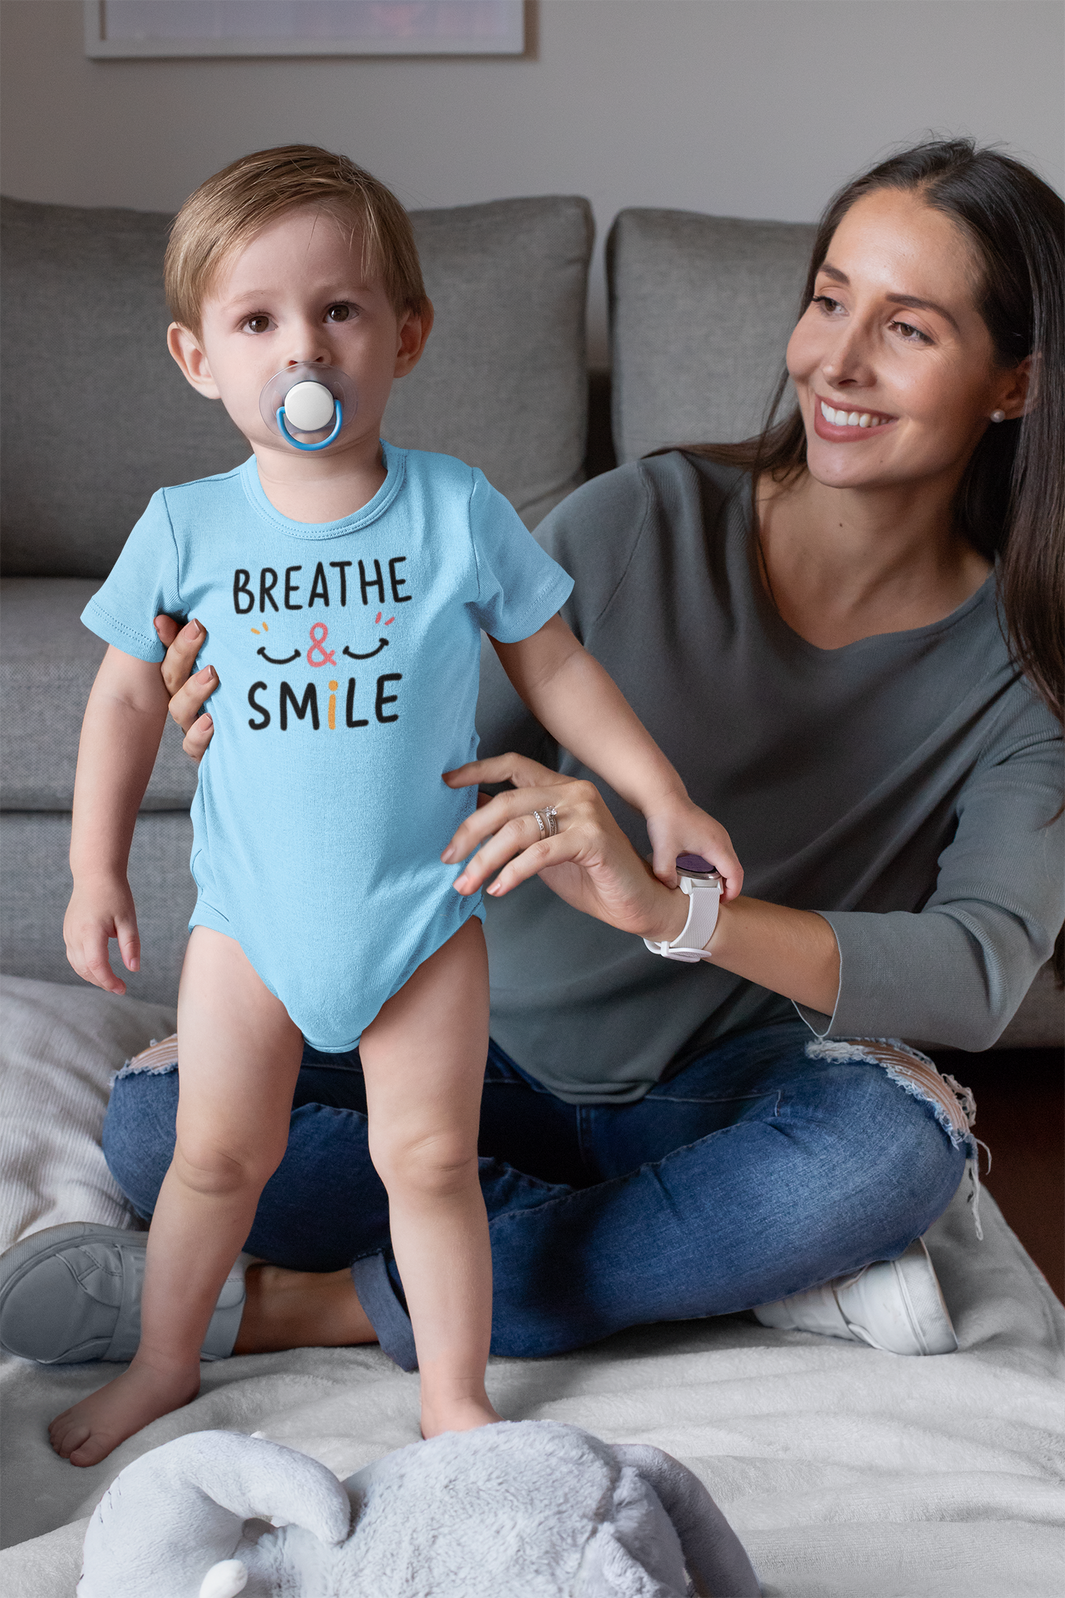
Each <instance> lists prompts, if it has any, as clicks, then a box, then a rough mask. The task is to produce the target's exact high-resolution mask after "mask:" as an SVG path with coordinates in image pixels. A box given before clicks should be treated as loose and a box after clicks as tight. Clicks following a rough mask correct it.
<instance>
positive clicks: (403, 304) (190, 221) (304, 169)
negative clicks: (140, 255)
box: [163, 144, 425, 334]
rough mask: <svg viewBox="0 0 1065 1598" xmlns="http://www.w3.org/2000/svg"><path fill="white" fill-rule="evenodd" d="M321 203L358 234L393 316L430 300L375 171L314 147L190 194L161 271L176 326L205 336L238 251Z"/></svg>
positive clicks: (248, 164)
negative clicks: (211, 307)
mask: <svg viewBox="0 0 1065 1598" xmlns="http://www.w3.org/2000/svg"><path fill="white" fill-rule="evenodd" d="M308 205H318V206H321V207H322V209H323V210H325V211H328V212H330V213H331V214H332V215H333V216H334V217H335V218H336V220H337V221H338V222H341V223H346V224H348V225H350V227H351V229H352V232H353V233H354V232H358V233H359V235H360V238H361V244H362V265H363V269H364V270H365V271H368V272H371V273H372V274H373V275H374V276H376V277H378V278H379V279H380V281H381V283H382V285H383V287H384V290H385V293H386V294H387V295H388V299H389V302H390V304H391V305H392V308H393V310H394V311H396V312H397V314H400V313H402V312H403V311H406V310H411V311H419V310H421V308H422V306H423V305H424V303H425V285H424V283H423V282H422V269H421V263H420V262H419V260H418V248H417V245H416V244H415V242H414V232H413V229H412V228H411V225H410V217H409V216H408V215H407V213H406V211H405V210H404V209H403V207H402V205H400V203H399V201H398V200H397V199H396V197H395V195H394V194H393V193H392V192H391V190H389V189H386V188H385V185H384V184H383V183H381V182H380V181H379V180H378V179H377V178H375V177H373V176H371V174H370V173H369V172H364V171H363V169H362V168H361V167H358V166H356V165H355V163H354V161H349V160H348V158H347V156H346V155H332V154H331V153H330V152H329V151H328V150H322V149H319V147H318V146H317V145H314V144H285V145H280V146H279V147H278V148H277V149H274V150H256V151H255V152H254V153H253V154H251V155H244V156H241V158H240V160H239V161H234V162H232V163H231V165H229V166H227V167H223V169H222V171H221V172H216V173H215V175H214V177H211V178H208V179H207V181H206V182H205V183H201V184H200V186H199V188H198V189H196V190H195V192H194V193H192V194H190V195H189V197H188V199H187V200H186V201H185V203H184V205H183V206H182V207H181V210H180V211H179V212H178V214H177V216H176V217H175V218H174V222H173V226H172V227H171V229H170V242H169V244H168V245H167V250H166V260H165V263H164V267H163V275H164V283H165V286H166V298H167V304H168V305H169V307H170V314H171V316H172V317H173V318H174V321H175V322H180V324H181V325H182V327H187V328H189V329H190V330H191V331H192V332H193V333H196V334H199V332H200V322H201V317H202V312H203V302H204V299H205V298H206V297H207V295H208V294H209V293H210V291H211V289H212V288H213V286H214V283H215V281H216V279H217V277H218V273H219V270H220V269H221V267H222V266H223V265H224V264H225V263H226V261H228V260H229V259H230V258H231V257H232V256H233V255H234V254H235V253H236V251H238V250H240V249H242V248H243V247H244V246H245V245H246V244H249V243H250V242H251V240H252V239H253V238H254V237H255V236H256V235H257V234H258V233H261V232H262V230H263V228H264V227H266V226H267V225H268V224H269V223H271V222H276V221H277V219H278V218H279V217H281V216H284V215H285V214H286V212H288V211H294V210H297V209H298V208H300V207H301V206H308Z"/></svg>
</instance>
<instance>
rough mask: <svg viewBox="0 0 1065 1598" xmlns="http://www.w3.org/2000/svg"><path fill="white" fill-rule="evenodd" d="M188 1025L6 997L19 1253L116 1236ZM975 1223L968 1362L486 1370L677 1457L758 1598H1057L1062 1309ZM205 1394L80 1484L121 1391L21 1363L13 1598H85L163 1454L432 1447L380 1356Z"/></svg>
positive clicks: (332, 1459) (342, 1457) (23, 991)
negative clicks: (128, 1170) (264, 1445)
mask: <svg viewBox="0 0 1065 1598" xmlns="http://www.w3.org/2000/svg"><path fill="white" fill-rule="evenodd" d="M172 1020H173V1013H172V1012H170V1011H167V1010H165V1009H164V1008H163V1007H161V1006H155V1005H146V1004H138V1003H135V1002H133V1001H131V1000H122V999H115V998H111V997H109V996H107V995H104V994H101V993H98V992H94V991H92V990H88V989H80V988H72V987H70V988H68V987H60V986H58V985H55V984H49V983H37V982H31V981H27V980H25V979H12V978H5V979H4V1056H5V1068H4V1097H3V1103H2V1106H0V1108H2V1116H3V1120H2V1126H0V1153H2V1157H3V1181H2V1183H0V1224H2V1226H3V1236H4V1239H5V1240H10V1239H11V1238H12V1237H14V1236H18V1235H22V1234H24V1233H25V1232H27V1231H34V1230H36V1229H37V1228H38V1227H40V1226H46V1225H54V1224H56V1223H57V1222H59V1221H62V1220H73V1219H86V1220H100V1221H106V1222H108V1223H109V1224H112V1225H114V1224H122V1220H123V1216H124V1215H125V1213H126V1212H125V1211H124V1209H123V1205H122V1201H121V1196H120V1195H119V1194H118V1193H117V1191H116V1189H115V1188H114V1186H113V1184H112V1183H111V1182H110V1179H109V1178H108V1176H107V1173H106V1170H105V1168H104V1165H103V1160H102V1156H101V1155H100V1153H99V1148H98V1143H97V1139H98V1135H99V1128H100V1124H101V1121H102V1116H103V1109H104V1104H105V1102H106V1093H107V1083H108V1078H109V1075H110V1073H111V1071H113V1070H114V1069H115V1068H116V1067H117V1066H119V1065H121V1064H122V1061H123V1059H124V1058H125V1057H126V1056H127V1055H128V1054H129V1053H132V1052H134V1051H135V1050H136V1049H138V1048H140V1047H143V1046H144V1045H145V1044H147V1042H148V1041H149V1039H150V1038H151V1037H158V1036H162V1035H164V1034H165V1033H166V1032H167V1031H168V1030H170V1029H171V1026H172ZM981 1215H982V1220H983V1227H984V1241H983V1243H978V1242H977V1240H976V1237H975V1234H974V1230H973V1225H972V1218H971V1214H970V1212H969V1210H968V1208H967V1207H966V1204H965V1202H964V1195H963V1194H959V1196H958V1198H957V1199H956V1200H955V1202H954V1203H953V1204H952V1205H951V1207H950V1209H949V1210H948V1211H947V1213H946V1214H945V1215H944V1216H943V1217H942V1218H941V1220H940V1221H938V1222H937V1223H936V1225H935V1226H934V1227H933V1228H932V1230H931V1231H930V1232H929V1234H928V1238H927V1241H928V1246H929V1249H930V1250H931V1253H932V1256H933V1258H934V1260H935V1263H936V1267H937V1270H938V1272H939V1275H940V1280H941V1282H942V1284H943V1290H944V1293H945V1296H946V1298H947V1302H948V1304H949V1306H950V1309H951V1312H952V1314H953V1316H954V1320H955V1324H956V1327H957V1330H958V1335H959V1338H960V1340H961V1350H960V1351H959V1352H958V1353H957V1354H953V1355H949V1356H941V1357H938V1358H929V1359H902V1358H896V1357H894V1356H892V1355H890V1354H881V1353H878V1352H876V1351H875V1350H873V1349H869V1348H865V1347H861V1346H858V1345H855V1344H850V1343H843V1342H837V1341H834V1340H832V1339H829V1338H819V1337H814V1336H808V1335H805V1334H800V1333H786V1332H776V1331H770V1330H767V1329H765V1328H763V1327H760V1326H758V1325H756V1324H754V1323H753V1321H751V1320H749V1319H748V1318H747V1317H744V1316H725V1317H722V1318H720V1319H715V1320H709V1321H691V1322H683V1323H678V1324H673V1325H666V1326H654V1327H643V1328H638V1329H636V1330H633V1331H629V1332H625V1333H622V1334H620V1335H618V1336H617V1337H613V1338H611V1339H609V1340H608V1341H606V1342H604V1343H600V1344H597V1345H596V1346H595V1347H593V1348H590V1349H585V1350H582V1351H581V1352H579V1353H576V1354H570V1355H567V1356H564V1357H561V1358H557V1359H550V1360H540V1361H531V1360H528V1361H526V1360H506V1359H493V1360H492V1362H491V1366H490V1370H489V1391H490V1393H491V1395H492V1398H493V1400H494V1402H495V1403H496V1405H497V1406H498V1408H499V1409H500V1411H501V1412H502V1413H503V1414H504V1415H506V1416H507V1417H508V1418H510V1419H514V1420H518V1419H522V1418H542V1419H553V1420H562V1421H570V1422H573V1423H574V1424H576V1425H579V1426H583V1427H586V1428H587V1429H588V1430H589V1431H591V1432H594V1433H596V1434H597V1435H599V1436H600V1437H603V1438H605V1439H606V1440H607V1441H608V1442H647V1443H654V1444H656V1445H657V1446H658V1447H660V1448H664V1449H666V1450H668V1452H670V1453H671V1454H675V1455H676V1456H677V1457H678V1458H679V1459H681V1460H683V1461H684V1462H685V1464H687V1465H689V1466H690V1467H691V1468H692V1469H693V1470H694V1471H696V1473H697V1474H698V1475H699V1476H700V1477H701V1478H702V1480H703V1481H704V1482H705V1483H706V1485H707V1487H708V1488H709V1490H710V1491H711V1493H712V1494H713V1495H714V1497H715V1498H716V1500H717V1502H718V1503H719V1504H720V1505H721V1507H722V1509H723V1510H724V1512H725V1514H726V1515H727V1516H728V1517H729V1519H730V1521H731V1522H732V1524H733V1525H734V1526H735V1528H736V1530H737V1531H738V1532H739V1534H740V1536H741V1538H742V1539H743V1541H744V1543H745V1545H746V1547H747V1549H748V1551H749V1553H750V1555H751V1558H752V1560H753V1562H754V1565H755V1567H756V1569H757V1570H758V1572H759V1575H760V1576H761V1578H762V1582H763V1587H764V1591H765V1593H766V1594H767V1595H770V1594H772V1595H780V1598H866V1595H869V1598H925V1595H928V1598H931V1595H933V1594H934V1595H937V1598H1059V1595H1060V1594H1061V1592H1062V1591H1063V1590H1065V1561H1063V1553H1065V1537H1063V1530H1062V1522H1063V1519H1065V1502H1063V1494H1062V1484H1061V1476H1062V1448H1061V1431H1062V1426H1061V1418H1062V1386H1061V1375H1062V1353H1063V1325H1062V1309H1061V1306H1060V1305H1059V1304H1058V1303H1057V1301H1056V1300H1055V1298H1054V1297H1053V1295H1052V1294H1051V1292H1050V1289H1049V1288H1048V1286H1047V1284H1046V1282H1045V1280H1044V1278H1043V1277H1042V1275H1041V1274H1040V1273H1039V1271H1038V1270H1037V1269H1036V1267H1035V1266H1034V1264H1033V1263H1032V1261H1031V1260H1030V1259H1029V1257H1028V1255H1027V1254H1026V1253H1025V1251H1024V1249H1023V1248H1022V1247H1021V1245H1020V1243H1019V1242H1018V1240H1017V1238H1016V1237H1015V1236H1014V1235H1013V1233H1012V1232H1011V1231H1010V1230H1009V1228H1008V1226H1007V1225H1006V1223H1005V1221H1004V1220H1003V1218H1002V1216H1001V1214H1000V1212H999V1210H998V1209H997V1207H996V1206H995V1204H994V1201H993V1200H992V1199H991V1198H990V1196H989V1195H988V1194H985V1195H984V1196H983V1199H982V1206H981ZM203 1369H204V1381H203V1390H202V1392H201V1395H200V1397H199V1398H198V1399H196V1401H195V1402H194V1403H192V1404H190V1405H188V1406H187V1407H186V1408H185V1409H183V1410H180V1411H178V1412H177V1413H175V1414H173V1415H169V1416H166V1417H164V1419H162V1420H160V1421H157V1422H156V1423H155V1424H154V1425H152V1426H150V1427H148V1428H147V1429H146V1430H145V1431H144V1432H142V1433H140V1434H139V1435H138V1436H137V1437H135V1438H131V1439H130V1440H129V1441H128V1442H127V1443H125V1444H124V1445H123V1446H122V1447H121V1448H120V1449H118V1450H117V1451H116V1453H115V1454H113V1455H112V1456H111V1458H110V1459H108V1460H105V1461H104V1462H103V1464H101V1465H99V1466H97V1467H95V1468H94V1469H92V1470H77V1469H75V1468H74V1467H73V1466H71V1465H68V1464H66V1463H64V1462H63V1461H62V1460H60V1459H58V1458H57V1457H56V1456H55V1455H54V1454H52V1452H51V1450H50V1449H49V1447H48V1442H47V1437H46V1434H45V1424H46V1422H47V1420H48V1419H49V1418H50V1416H51V1415H53V1414H54V1413H55V1412H56V1411H58V1410H59V1409H61V1408H64V1407H65V1406H66V1405H68V1404H70V1403H72V1402H74V1401H76V1400H77V1399H78V1398H79V1397H81V1396H82V1395H83V1394H85V1393H88V1392H91V1391H92V1390H93V1388H94V1387H96V1386H97V1385H99V1383H100V1380H101V1377H102V1376H104V1375H105V1374H107V1370H106V1368H104V1367H101V1366H99V1365H82V1366H68V1367H65V1368H62V1369H58V1370H56V1369H53V1370H49V1369H46V1368H43V1367H36V1366H33V1365H29V1364H26V1363H23V1362H22V1361H18V1360H8V1361H6V1363H5V1365H4V1368H3V1373H2V1382H3V1398H4V1422H5V1423H4V1428H3V1471H4V1477H3V1542H4V1544H5V1545H6V1546H5V1552H4V1553H3V1554H2V1555H0V1590H2V1591H3V1592H4V1593H5V1594H10V1595H11V1598H70V1595H72V1594H73V1591H74V1586H75V1583H76V1581H77V1577H78V1571H79V1562H80V1550H81V1540H82V1536H83V1534H84V1528H85V1524H86V1521H87V1518H88V1516H89V1514H90V1512H91V1510H92V1508H93V1507H94V1505H95V1504H96V1502H97V1500H98V1499H99V1498H100V1496H101V1494H102V1492H103V1490H104V1489H105V1487H106V1486H107V1485H108V1483H109V1482H110V1481H111V1479H112V1478H113V1477H114V1476H115V1475H116V1474H117V1472H118V1471H119V1470H121V1469H122V1467H123V1466H124V1465H126V1464H128V1463H129V1462H130V1461H131V1460H133V1459H135V1458H137V1457H138V1456H139V1455H140V1454H142V1453H144V1452H145V1451H146V1450H148V1449H150V1448H154V1447H156V1446H158V1445H159V1444H160V1443H163V1442H166V1441H168V1440H169V1439H170V1438H172V1437H177V1436H180V1435H182V1434H184V1433H186V1432H190V1431H198V1430H201V1429H203V1428H205V1427H227V1428H232V1429H235V1430H238V1431H246V1432H252V1431H261V1432H263V1433H265V1435H266V1436H267V1437H270V1438H273V1439H275V1440H277V1441H279V1442H285V1443H289V1444H291V1445H292V1446H294V1447H297V1448H301V1449H303V1450H305V1451H306V1452H307V1453H310V1454H313V1455H314V1456H315V1457H316V1458H318V1459H320V1460H322V1461H323V1462H324V1463H325V1464H327V1465H328V1466H329V1467H330V1468H331V1469H332V1470H334V1471H336V1473H337V1474H338V1475H341V1476H343V1475H346V1474H347V1473H348V1472H350V1471H353V1470H356V1469H358V1468H359V1467H361V1466H362V1465H364V1464H366V1463H368V1462H369V1461H370V1460H373V1459H375V1458H377V1457H379V1456H380V1455H381V1454H384V1453H387V1452H388V1451H389V1450H390V1449H393V1448H397V1447H399V1446H401V1445H403V1444H405V1443H409V1442H412V1441H414V1440H415V1439H416V1437H417V1435H418V1404H417V1378H416V1377H414V1376H409V1375H405V1374H404V1373H403V1372H401V1371H399V1370H398V1369H397V1368H396V1367H395V1366H394V1365H393V1364H392V1363H391V1361H390V1360H389V1359H388V1358H387V1357H386V1356H385V1355H384V1354H382V1353H381V1352H380V1350H379V1349H377V1348H368V1349H302V1350H298V1351H295V1352H292V1353H285V1354H272V1355H259V1356H255V1357H247V1358H241V1359H232V1360H228V1361H221V1362H219V1363H217V1364H213V1365H205V1366H204V1368H203ZM426 1591H427V1593H430V1592H431V1588H430V1587H428V1586H427V1588H426ZM501 1598H520V1595H518V1594H515V1595H506V1594H501Z"/></svg>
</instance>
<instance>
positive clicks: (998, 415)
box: [991, 411, 1006, 422]
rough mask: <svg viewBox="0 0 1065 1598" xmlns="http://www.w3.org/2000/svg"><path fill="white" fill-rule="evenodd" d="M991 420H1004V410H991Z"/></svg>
mask: <svg viewBox="0 0 1065 1598" xmlns="http://www.w3.org/2000/svg"><path fill="white" fill-rule="evenodd" d="M991 420H992V421H993V422H1004V421H1005V420H1006V413H1005V411H992V412H991Z"/></svg>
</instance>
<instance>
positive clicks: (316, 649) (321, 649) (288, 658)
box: [252, 611, 396, 666]
mask: <svg viewBox="0 0 1065 1598" xmlns="http://www.w3.org/2000/svg"><path fill="white" fill-rule="evenodd" d="M382 614H383V612H381V611H378V612H377V615H376V617H375V618H374V625H375V626H380V624H381V616H382ZM395 619H396V618H395V617H394V616H389V618H388V620H387V621H386V622H385V624H384V625H385V626H386V627H391V625H392V623H393V622H394V621H395ZM269 631H270V627H269V624H268V623H267V622H265V621H264V622H263V623H262V625H261V627H253V628H252V632H253V633H255V634H256V636H260V635H261V633H268V632H269ZM328 637H329V628H328V627H327V626H326V624H325V622H322V621H317V622H315V623H314V625H313V626H312V627H311V631H310V640H311V642H310V647H309V649H308V650H307V664H308V666H326V665H329V666H335V665H336V655H335V653H334V651H333V650H331V649H326V648H325V643H326V640H327V639H328ZM388 645H389V640H388V639H387V638H378V640H377V643H376V644H375V645H374V647H373V649H370V650H367V651H366V652H365V653H364V654H359V653H357V652H356V651H355V650H354V649H349V648H348V646H347V645H346V644H345V645H344V648H343V649H342V650H341V654H344V655H346V656H347V657H348V659H349V660H373V658H374V656H375V655H379V654H380V653H381V651H382V650H383V649H387V648H388ZM255 653H256V654H257V655H261V656H262V658H263V660H265V661H268V662H269V664H270V665H271V666H291V664H292V662H293V661H294V660H299V658H300V656H301V655H302V653H303V651H302V650H300V649H294V650H293V651H292V653H291V655H283V656H282V655H268V654H267V652H266V645H265V644H260V645H259V647H258V649H257V650H256V651H255Z"/></svg>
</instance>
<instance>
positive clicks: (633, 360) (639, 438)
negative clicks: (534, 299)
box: [607, 210, 814, 461]
mask: <svg viewBox="0 0 1065 1598" xmlns="http://www.w3.org/2000/svg"><path fill="white" fill-rule="evenodd" d="M813 238H814V228H813V227H812V226H811V225H808V224H806V223H801V222H746V221H742V220H740V219H737V218H734V217H723V216H700V215H699V214H698V213H696V212H694V211H659V210H628V211H622V212H621V213H620V214H619V215H618V217H617V219H616V221H615V222H614V225H613V227H612V228H611V231H610V236H609V238H608V240H607V277H608V286H609V295H610V321H611V350H612V365H613V430H614V448H615V450H616V451H617V457H618V460H619V461H631V460H636V459H637V458H638V457H639V456H641V455H645V454H646V453H647V452H648V450H652V449H658V448H660V447H661V446H662V445H664V444H689V443H733V442H735V441H737V440H739V439H741V438H749V437H750V436H751V435H752V434H753V433H756V432H757V431H758V430H759V429H760V427H761V426H762V421H763V417H764V413H765V409H766V405H767V403H768V401H769V399H770V397H771V395H772V392H773V389H774V386H775V384H776V381H777V379H778V377H779V376H780V373H781V371H782V370H783V366H784V350H785V347H786V345H787V341H788V336H789V334H790V332H791V329H792V328H793V327H794V325H795V321H796V319H797V316H798V314H799V310H800V305H799V301H800V298H801V295H802V289H803V282H804V280H805V275H806V264H807V261H808V259H809V255H810V249H811V246H812V244H813Z"/></svg>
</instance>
